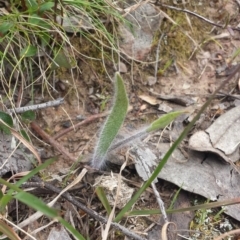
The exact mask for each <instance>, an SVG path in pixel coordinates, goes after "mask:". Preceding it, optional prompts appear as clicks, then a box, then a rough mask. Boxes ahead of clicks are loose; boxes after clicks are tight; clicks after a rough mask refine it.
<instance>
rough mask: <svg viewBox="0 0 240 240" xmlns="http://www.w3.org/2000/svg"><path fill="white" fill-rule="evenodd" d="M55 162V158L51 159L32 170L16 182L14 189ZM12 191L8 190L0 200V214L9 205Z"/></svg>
mask: <svg viewBox="0 0 240 240" xmlns="http://www.w3.org/2000/svg"><path fill="white" fill-rule="evenodd" d="M55 160H56V158H51V159H49V160H47V161H45V162H44V163H43V164H41V165H40V166H38V167H36V168H34V169H33V170H32V171H31V172H30V173H28V174H27V175H26V176H24V177H22V178H21V179H20V180H19V181H17V182H16V183H15V184H14V185H15V186H16V187H20V186H21V184H23V183H24V182H26V181H27V180H28V179H29V178H31V177H33V176H34V175H36V174H37V173H38V172H39V171H41V170H43V169H45V168H47V166H49V165H50V164H51V163H53V162H54V161H55ZM13 192H14V190H13V189H9V190H8V192H7V194H6V195H4V196H3V197H2V198H1V199H0V212H2V213H3V212H4V210H5V208H6V206H7V204H8V203H9V201H10V200H11V199H12V194H13Z"/></svg>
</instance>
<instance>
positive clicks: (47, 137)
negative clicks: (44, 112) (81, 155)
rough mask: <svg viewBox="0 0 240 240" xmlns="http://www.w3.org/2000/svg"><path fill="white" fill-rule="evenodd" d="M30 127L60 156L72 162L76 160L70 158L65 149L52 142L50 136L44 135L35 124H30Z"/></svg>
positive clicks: (72, 157)
mask: <svg viewBox="0 0 240 240" xmlns="http://www.w3.org/2000/svg"><path fill="white" fill-rule="evenodd" d="M31 127H32V128H33V129H34V130H35V131H36V132H37V133H38V134H39V135H40V136H41V137H42V138H43V139H44V140H45V141H47V142H49V143H50V144H51V145H52V146H53V147H54V148H55V149H57V150H58V151H59V152H60V153H61V154H63V155H64V156H66V157H67V158H68V159H70V160H71V161H73V162H76V158H75V157H74V156H72V155H71V154H70V153H69V152H67V151H66V149H65V148H64V147H63V146H62V145H61V144H59V143H58V142H57V141H56V140H54V139H53V138H52V137H51V136H49V135H48V134H47V133H45V132H44V131H43V130H42V129H41V128H40V127H39V126H38V125H37V124H36V123H34V122H32V123H31Z"/></svg>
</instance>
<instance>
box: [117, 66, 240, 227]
mask: <svg viewBox="0 0 240 240" xmlns="http://www.w3.org/2000/svg"><path fill="white" fill-rule="evenodd" d="M239 71H240V65H239V66H238V67H237V68H236V69H234V71H233V72H232V73H231V75H230V76H228V77H227V79H226V80H224V81H223V82H222V83H221V84H220V86H219V87H218V88H217V89H216V90H215V92H214V93H213V94H212V95H211V96H210V97H209V99H208V100H207V102H205V103H204V105H203V106H202V107H201V109H200V110H199V111H198V113H197V115H196V116H195V117H194V118H193V120H192V121H191V122H190V123H189V124H188V125H187V127H186V128H185V129H184V130H183V132H182V133H181V134H180V136H179V137H178V139H177V140H176V141H175V142H174V143H173V144H172V146H171V147H170V148H169V150H168V151H167V153H166V154H165V156H164V157H163V159H162V160H161V162H160V163H159V164H158V166H157V167H156V169H155V170H154V172H153V173H152V175H151V176H150V178H149V179H148V180H147V181H146V182H145V183H144V184H143V186H142V187H141V188H140V189H139V190H138V191H137V193H136V194H135V195H134V196H133V197H132V198H131V200H130V201H129V202H128V203H127V204H126V205H125V207H124V208H123V209H122V210H121V211H120V212H119V213H118V215H117V216H116V218H115V219H114V221H115V222H119V221H120V220H121V219H122V218H123V217H124V215H125V213H126V212H127V211H128V210H129V209H130V208H132V206H133V205H134V204H135V202H136V201H137V200H138V198H139V197H140V196H141V194H142V193H143V192H144V191H145V190H146V189H147V188H148V187H149V186H150V185H151V183H152V182H153V181H154V179H155V178H157V176H158V174H159V173H160V171H161V170H162V168H163V167H164V165H165V164H166V163H167V161H168V159H169V158H170V156H171V155H172V153H173V152H174V150H175V149H176V148H177V147H178V145H179V144H180V143H181V142H182V140H183V139H184V138H185V137H186V136H187V134H188V133H189V132H190V130H191V129H192V127H193V126H194V124H195V123H196V121H197V120H198V119H199V117H200V115H201V114H202V113H203V112H204V111H205V110H206V108H207V107H208V106H209V105H210V103H211V101H212V100H213V99H214V97H215V95H216V93H217V92H218V91H219V90H220V89H222V88H223V86H224V85H225V84H227V83H228V82H229V81H230V80H231V79H232V78H233V77H234V76H235V75H236V73H238V72H239Z"/></svg>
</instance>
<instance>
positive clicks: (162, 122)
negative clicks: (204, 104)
mask: <svg viewBox="0 0 240 240" xmlns="http://www.w3.org/2000/svg"><path fill="white" fill-rule="evenodd" d="M183 113H185V111H176V112H170V113H167V114H165V115H163V116H162V117H160V118H159V119H157V120H156V121H154V122H153V123H152V124H151V125H150V126H149V127H148V128H147V129H146V131H147V132H152V131H156V130H158V129H162V128H165V127H166V126H167V125H168V124H170V123H171V122H172V121H173V120H175V119H176V118H177V117H178V116H180V115H181V114H183Z"/></svg>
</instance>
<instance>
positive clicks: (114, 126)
mask: <svg viewBox="0 0 240 240" xmlns="http://www.w3.org/2000/svg"><path fill="white" fill-rule="evenodd" d="M127 109H128V97H127V93H126V90H125V86H124V82H123V79H122V77H121V76H120V74H119V73H116V75H115V98H114V101H113V108H112V110H111V113H110V114H109V116H108V118H107V119H106V122H105V124H104V126H103V129H102V131H101V133H100V136H99V140H98V143H97V147H96V149H95V152H94V155H93V159H92V166H93V167H94V168H96V169H100V168H101V167H102V166H104V164H105V160H106V155H107V152H108V150H109V148H110V146H111V144H112V142H113V140H114V138H115V137H116V135H117V133H118V131H119V129H120V127H121V126H122V124H123V122H124V119H125V117H126V114H127Z"/></svg>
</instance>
